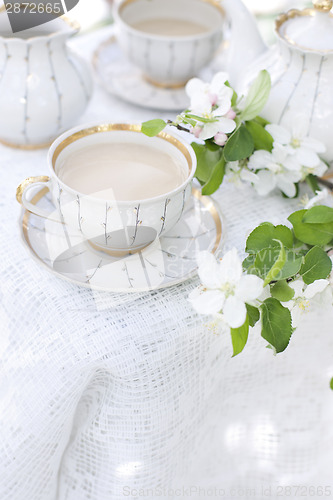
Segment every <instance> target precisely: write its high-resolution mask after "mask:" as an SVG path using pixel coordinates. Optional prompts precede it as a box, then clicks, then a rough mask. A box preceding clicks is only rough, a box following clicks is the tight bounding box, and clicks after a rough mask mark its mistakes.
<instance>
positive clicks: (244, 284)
mask: <svg viewBox="0 0 333 500" xmlns="http://www.w3.org/2000/svg"><path fill="white" fill-rule="evenodd" d="M198 263H199V268H198V274H199V277H200V280H201V283H202V285H201V286H199V287H198V288H196V289H195V290H194V291H193V292H192V293H191V294H190V296H189V300H190V302H191V303H192V305H193V307H194V309H195V310H196V311H197V312H198V313H200V314H214V315H216V314H221V313H222V315H223V321H224V322H225V323H226V324H227V325H228V326H229V327H230V328H239V327H240V326H242V325H243V324H244V322H245V320H246V314H247V310H246V306H245V304H248V303H252V302H254V301H255V300H256V299H257V298H258V297H259V296H260V295H261V294H262V292H263V280H262V279H260V278H258V277H257V276H254V275H245V274H243V269H242V262H241V260H240V258H239V256H238V252H237V250H236V249H235V248H233V249H232V250H230V251H229V252H227V253H226V254H225V255H224V257H223V258H222V259H221V260H220V261H219V262H217V261H216V259H215V257H214V256H213V255H212V254H211V253H210V252H200V253H199V255H198Z"/></svg>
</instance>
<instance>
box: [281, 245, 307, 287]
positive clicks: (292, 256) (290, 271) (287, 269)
mask: <svg viewBox="0 0 333 500" xmlns="http://www.w3.org/2000/svg"><path fill="white" fill-rule="evenodd" d="M286 255H287V259H286V263H285V265H284V266H283V268H282V270H281V273H280V274H279V276H278V279H279V280H285V279H288V278H293V277H294V276H296V274H297V273H298V271H299V270H300V269H301V265H302V262H303V257H302V256H301V255H299V254H296V253H295V252H294V251H293V250H290V251H288V250H287V252H286Z"/></svg>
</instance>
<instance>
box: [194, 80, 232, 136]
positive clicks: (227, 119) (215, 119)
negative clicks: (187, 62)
mask: <svg viewBox="0 0 333 500" xmlns="http://www.w3.org/2000/svg"><path fill="white" fill-rule="evenodd" d="M227 79H228V75H227V74H226V73H223V72H221V73H217V74H216V75H215V76H214V78H213V80H212V82H211V83H206V82H203V81H202V80H200V79H199V78H192V79H191V80H190V81H189V82H188V83H187V85H186V93H187V95H188V96H189V97H190V100H191V103H190V107H189V111H190V113H192V114H194V115H196V116H198V117H202V118H204V120H205V121H204V122H200V119H198V126H199V128H196V131H197V137H199V138H200V139H202V140H204V141H205V140H207V139H211V138H213V137H215V136H216V135H217V134H230V133H231V132H233V131H234V130H235V128H236V123H235V121H234V119H233V118H234V117H235V114H234V113H233V114H232V113H231V112H230V110H231V99H232V96H233V90H232V89H231V88H230V87H228V86H227V85H225V82H226V81H227ZM206 120H211V121H208V122H207V121H206ZM220 137H221V136H218V138H220Z"/></svg>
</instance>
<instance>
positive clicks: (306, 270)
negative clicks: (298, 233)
mask: <svg viewBox="0 0 333 500" xmlns="http://www.w3.org/2000/svg"><path fill="white" fill-rule="evenodd" d="M331 271H332V261H331V259H330V258H329V256H328V255H327V253H326V252H324V250H323V249H322V248H319V247H313V248H311V250H309V251H308V253H307V254H306V256H305V257H304V264H303V265H302V267H301V270H300V275H301V276H302V278H303V281H304V283H306V284H307V285H310V284H311V283H313V282H314V281H316V280H320V279H326V278H327V276H328V275H329V274H330V272H331Z"/></svg>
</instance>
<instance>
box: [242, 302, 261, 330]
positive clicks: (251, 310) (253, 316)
mask: <svg viewBox="0 0 333 500" xmlns="http://www.w3.org/2000/svg"><path fill="white" fill-rule="evenodd" d="M245 305H246V309H247V315H248V317H249V323H250V326H251V327H253V326H254V325H255V324H256V323H257V322H258V321H259V318H260V312H259V309H258V308H257V307H254V306H250V304H245Z"/></svg>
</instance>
